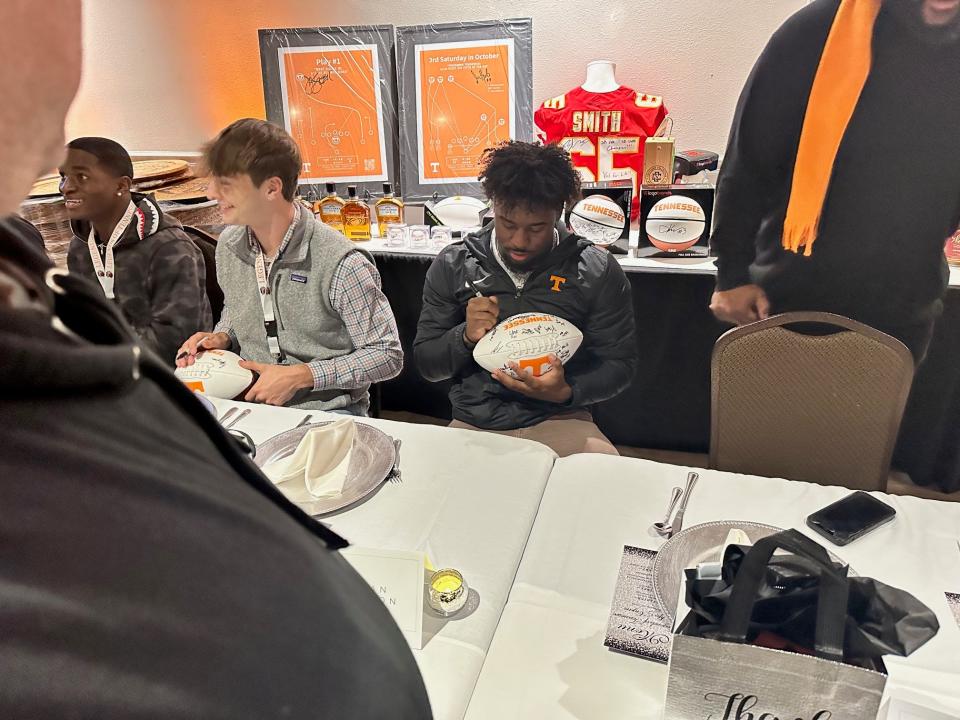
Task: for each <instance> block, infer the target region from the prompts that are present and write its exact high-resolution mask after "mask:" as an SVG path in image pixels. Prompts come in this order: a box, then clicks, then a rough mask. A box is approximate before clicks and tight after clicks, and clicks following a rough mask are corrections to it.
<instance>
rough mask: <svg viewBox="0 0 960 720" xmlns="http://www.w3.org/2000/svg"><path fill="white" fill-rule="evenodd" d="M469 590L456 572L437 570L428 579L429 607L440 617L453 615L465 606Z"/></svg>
mask: <svg viewBox="0 0 960 720" xmlns="http://www.w3.org/2000/svg"><path fill="white" fill-rule="evenodd" d="M468 593H469V588H467V583H466V581H465V580H464V579H463V575H461V574H460V573H459V572H457V571H456V570H453V569H452V568H446V569H444V570H437V572H435V573H434V574H433V576H432V577H431V578H430V592H429V602H430V607H432V608H433V609H434V610H436V611H437V612H438V613H440V614H441V615H453V614H454V613H455V612H458V611H459V610H460V609H461V608H462V607H463V606H464V605H466V604H467V595H468Z"/></svg>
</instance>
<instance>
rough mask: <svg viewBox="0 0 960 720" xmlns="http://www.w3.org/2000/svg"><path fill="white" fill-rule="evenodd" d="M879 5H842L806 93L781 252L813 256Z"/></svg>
mask: <svg viewBox="0 0 960 720" xmlns="http://www.w3.org/2000/svg"><path fill="white" fill-rule="evenodd" d="M881 1H882V0H841V2H840V8H839V10H837V16H836V17H835V18H834V20H833V25H832V26H831V28H830V34H829V35H828V36H827V43H826V45H824V47H823V55H821V56H820V65H819V66H818V67H817V74H816V76H815V77H814V79H813V87H812V88H811V89H810V99H809V101H808V102H807V112H806V115H805V116H804V118H803V130H802V131H801V133H800V146H799V148H798V149H797V160H796V163H795V164H794V167H793V185H792V187H791V188H790V204H789V205H788V206H787V217H786V220H785V221H784V223H783V247H784V248H785V249H787V250H791V251H793V252H798V251H799V250H800V248H801V247H804V248H805V249H804V251H803V254H804V255H805V256H808V257H809V255H810V254H811V253H812V251H813V241H814V240H816V239H817V229H818V226H819V224H820V213H821V211H822V210H823V203H824V200H825V199H826V197H827V188H828V187H829V186H830V176H831V175H832V174H833V163H834V162H835V161H836V159H837V150H838V149H839V147H840V142H841V141H842V140H843V135H844V133H845V132H846V130H847V124H848V123H849V122H850V118H851V117H852V116H853V111H854V109H855V108H856V107H857V102H858V101H859V99H860V92H861V91H862V90H863V86H864V84H865V83H866V81H867V75H869V74H870V62H871V45H872V43H873V25H874V22H875V21H876V19H877V13H878V12H879V10H880V3H881Z"/></svg>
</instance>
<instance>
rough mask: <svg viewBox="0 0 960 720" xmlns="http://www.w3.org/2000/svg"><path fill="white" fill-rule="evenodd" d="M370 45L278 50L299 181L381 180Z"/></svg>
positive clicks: (374, 63) (376, 94) (382, 160)
mask: <svg viewBox="0 0 960 720" xmlns="http://www.w3.org/2000/svg"><path fill="white" fill-rule="evenodd" d="M376 50H377V49H376V47H375V46H341V47H331V48H284V49H282V50H281V53H282V54H283V57H284V72H283V78H284V83H283V88H284V110H285V113H284V114H285V118H284V119H285V121H286V124H287V130H288V131H289V132H290V134H291V135H292V136H293V137H294V139H295V140H296V141H297V145H298V146H299V148H300V154H301V160H302V162H303V168H302V175H301V182H313V181H318V180H320V179H323V180H340V181H363V180H378V179H385V178H386V170H385V165H386V158H385V155H384V143H383V127H382V120H381V117H380V114H379V112H380V111H379V108H380V80H379V70H378V65H377V54H376Z"/></svg>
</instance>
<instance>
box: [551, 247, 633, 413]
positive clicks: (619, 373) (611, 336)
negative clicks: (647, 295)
mask: <svg viewBox="0 0 960 720" xmlns="http://www.w3.org/2000/svg"><path fill="white" fill-rule="evenodd" d="M584 255H585V256H587V255H598V256H600V257H598V258H596V259H597V262H602V263H604V264H605V266H606V267H605V268H604V269H603V271H602V274H601V275H600V280H599V282H598V283H597V285H598V287H599V288H600V290H599V293H598V294H597V296H596V299H595V300H594V302H593V303H592V305H591V309H590V322H589V323H587V324H585V326H584V328H583V335H584V337H583V343H584V345H585V346H586V347H589V348H590V355H591V362H590V363H589V364H587V365H586V366H580V367H578V368H577V369H576V370H573V369H572V368H571V369H570V370H568V371H567V374H566V380H567V383H568V384H569V385H570V387H571V388H573V395H572V397H571V398H570V402H569V403H568V404H569V405H571V406H574V407H580V406H583V405H593V404H594V403H599V402H603V401H604V400H609V399H610V398H612V397H616V396H617V395H619V394H620V393H621V392H623V391H624V390H625V389H626V388H627V386H629V385H630V382H631V380H632V379H633V375H634V373H635V372H636V370H637V362H638V355H637V340H636V328H635V323H634V317H633V299H632V294H631V292H630V282H629V281H628V280H627V276H626V275H625V274H624V272H623V268H621V267H620V263H618V262H617V261H616V260H614V259H613V256H612V255H611V254H610V253H608V252H606V251H604V250H599V249H597V248H590V249H588V250H587V251H585V253H584ZM590 260H591V264H592V262H593V260H594V258H592V257H591V258H590Z"/></svg>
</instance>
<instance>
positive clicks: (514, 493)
mask: <svg viewBox="0 0 960 720" xmlns="http://www.w3.org/2000/svg"><path fill="white" fill-rule="evenodd" d="M214 404H215V405H216V406H217V409H218V412H219V414H221V415H222V414H223V412H224V411H225V410H226V409H227V408H228V407H231V406H235V407H238V408H249V409H250V411H251V412H250V414H249V415H248V416H247V417H245V418H243V419H242V420H240V421H239V422H238V423H237V425H236V426H235V428H236V429H237V430H243V431H244V432H246V433H248V434H249V435H250V436H251V437H252V438H253V440H254V442H256V443H262V442H263V441H264V440H266V439H267V438H269V437H272V436H274V435H276V434H278V433H280V432H283V431H284V430H288V429H290V428H292V427H294V426H295V425H297V424H298V423H299V422H300V421H301V420H302V419H303V418H304V416H305V415H306V414H307V413H306V412H304V411H302V410H292V409H287V408H276V407H270V406H266V405H251V404H247V403H236V402H228V401H224V400H214ZM312 414H313V416H314V417H313V420H312V421H313V422H321V421H324V420H336V419H338V418H342V417H343V416H342V415H328V414H325V413H317V412H313V413H312ZM233 417H234V418H236V417H237V415H236V414H235V415H234V416H233ZM362 422H368V423H370V424H371V425H373V426H375V427H377V428H379V429H380V430H382V431H383V432H385V433H387V434H388V435H390V436H392V437H393V438H396V439H399V440H401V441H402V446H401V449H400V470H401V472H402V481H401V482H400V483H384V484H383V485H381V486H380V488H379V489H378V490H377V491H376V492H375V493H374V494H373V495H371V496H369V497H368V499H366V500H365V501H362V502H360V503H358V504H356V505H354V506H352V507H350V508H349V509H348V510H346V511H343V512H340V513H336V514H333V515H331V516H329V517H326V518H321V519H322V520H323V522H325V523H326V524H328V525H329V526H330V527H331V528H333V530H334V531H336V532H338V533H340V534H341V535H343V536H344V537H345V538H346V539H347V540H349V541H350V542H351V543H352V544H354V545H356V546H358V547H368V548H376V549H387V550H419V551H423V552H425V553H426V554H427V556H428V557H429V558H430V560H431V561H432V562H433V564H434V565H435V566H436V567H438V568H439V567H455V568H457V569H458V570H460V571H461V572H462V573H463V575H464V578H465V579H466V580H467V583H468V584H469V586H470V587H471V588H472V589H473V590H475V591H476V592H477V594H478V596H479V606H478V607H477V608H476V610H474V611H473V612H472V613H471V614H469V615H467V616H466V617H462V618H459V619H457V618H454V619H452V620H449V621H443V620H441V619H439V618H437V617H435V616H433V615H432V614H431V613H429V612H426V613H425V614H424V636H423V640H424V644H423V648H422V649H421V650H414V651H413V654H414V657H416V659H417V663H418V665H419V666H420V671H421V673H422V674H423V678H424V682H425V684H426V686H427V693H428V694H429V696H430V703H431V706H432V707H433V712H434V717H435V718H437V720H459V718H461V717H463V714H464V712H465V711H466V707H467V702H468V701H469V699H470V694H471V692H472V691H473V686H474V683H475V682H476V679H477V676H478V675H479V673H480V668H481V666H482V664H483V659H484V656H485V655H486V651H487V648H488V647H489V645H490V641H491V639H492V638H493V634H494V631H495V630H496V627H497V623H498V621H499V619H500V613H501V611H502V610H503V607H504V604H505V603H506V600H507V595H508V593H509V591H510V586H511V584H512V583H513V578H514V575H515V574H516V570H517V566H518V565H519V563H520V557H521V555H522V554H523V548H524V546H525V545H526V542H527V536H528V535H529V533H530V528H531V527H532V525H533V520H534V517H535V516H536V513H537V508H538V507H539V504H540V497H541V495H542V494H543V489H544V487H545V486H546V483H547V478H548V476H549V475H550V471H551V469H552V467H553V461H554V459H555V457H556V455H554V453H553V452H552V451H551V450H549V449H548V448H547V447H545V446H543V445H540V444H538V443H532V442H527V441H525V440H516V439H513V438H505V437H500V436H497V435H489V434H486V433H478V432H474V431H470V430H454V429H450V428H443V427H434V426H429V425H412V424H408V423H399V422H391V421H387V420H371V419H363V420H362ZM296 581H297V579H296V578H290V582H291V583H293V582H296ZM319 680H320V679H319V678H318V681H319Z"/></svg>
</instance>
